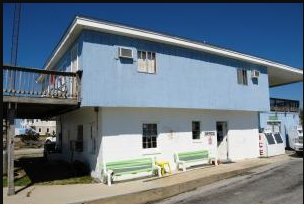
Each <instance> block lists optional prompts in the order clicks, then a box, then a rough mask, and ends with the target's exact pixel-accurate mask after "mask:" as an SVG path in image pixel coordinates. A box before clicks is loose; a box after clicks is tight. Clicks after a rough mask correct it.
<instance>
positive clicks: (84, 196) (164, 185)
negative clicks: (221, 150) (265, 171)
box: [3, 155, 290, 204]
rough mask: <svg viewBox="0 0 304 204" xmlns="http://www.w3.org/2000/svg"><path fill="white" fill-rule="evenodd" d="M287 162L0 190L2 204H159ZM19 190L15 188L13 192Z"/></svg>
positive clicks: (266, 160) (280, 159)
mask: <svg viewBox="0 0 304 204" xmlns="http://www.w3.org/2000/svg"><path fill="white" fill-rule="evenodd" d="M288 159H290V156H289V155H280V156H276V157H272V158H264V159H247V160H242V161H238V162H237V163H230V164H221V165H219V166H216V167H214V166H208V167H204V168H198V169H193V170H189V171H186V172H175V173H174V174H173V175H169V176H166V177H163V178H160V179H158V178H146V179H142V180H135V181H129V182H122V183H117V184H114V185H112V186H110V187H108V186H107V185H104V184H77V185H49V186H46V185H35V186H31V187H28V188H26V189H24V190H21V191H20V192H18V193H17V194H16V195H14V196H7V195H6V193H7V188H3V203H5V204H19V203H23V204H27V203H31V204H71V203H74V204H76V203H77V204H78V203H79V204H80V203H92V204H93V203H94V204H97V203H100V204H102V203H107V204H114V203H115V204H119V203H123V204H137V203H138V204H141V203H146V202H149V201H156V200H161V199H164V198H167V197H170V196H173V195H177V194H180V193H183V192H186V191H190V190H194V189H195V188H197V187H199V186H203V185H207V184H210V183H213V182H216V181H219V180H222V179H226V178H230V177H233V176H236V175H241V174H244V173H246V172H248V171H250V170H252V169H254V168H257V167H260V166H263V165H267V164H271V163H278V164H279V163H280V162H283V161H286V160H288ZM18 189H20V187H19V188H16V190H18Z"/></svg>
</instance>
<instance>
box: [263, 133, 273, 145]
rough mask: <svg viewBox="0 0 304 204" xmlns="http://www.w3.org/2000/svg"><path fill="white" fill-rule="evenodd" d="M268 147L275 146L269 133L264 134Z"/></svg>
mask: <svg viewBox="0 0 304 204" xmlns="http://www.w3.org/2000/svg"><path fill="white" fill-rule="evenodd" d="M265 136H266V139H267V142H268V144H269V145H272V144H275V141H274V138H273V136H272V134H271V133H265Z"/></svg>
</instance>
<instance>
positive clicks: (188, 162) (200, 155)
mask: <svg viewBox="0 0 304 204" xmlns="http://www.w3.org/2000/svg"><path fill="white" fill-rule="evenodd" d="M175 161H176V164H177V168H178V169H183V171H186V167H190V166H194V165H197V164H199V163H202V162H206V161H207V162H208V163H210V164H211V163H212V161H214V164H215V165H216V164H217V161H216V159H215V158H213V157H210V155H209V151H207V150H201V151H193V152H179V153H175Z"/></svg>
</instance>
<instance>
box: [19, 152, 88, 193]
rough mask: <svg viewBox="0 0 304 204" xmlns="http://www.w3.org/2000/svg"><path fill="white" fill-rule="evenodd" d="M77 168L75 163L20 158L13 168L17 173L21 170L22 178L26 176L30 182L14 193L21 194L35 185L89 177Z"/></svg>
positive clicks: (41, 158) (38, 158)
mask: <svg viewBox="0 0 304 204" xmlns="http://www.w3.org/2000/svg"><path fill="white" fill-rule="evenodd" d="M77 165H78V166H77ZM79 166H80V165H79V164H76V165H75V163H72V164H71V163H68V162H66V161H62V160H47V159H45V158H44V157H31V158H20V159H18V160H16V161H15V167H16V168H17V169H19V171H20V170H23V171H24V173H25V175H24V176H28V177H29V179H30V181H31V182H30V184H28V185H26V186H24V187H22V188H21V189H18V190H17V191H16V193H18V192H21V191H23V190H25V189H27V188H28V187H30V186H32V185H34V184H36V183H43V182H50V181H55V180H57V181H58V180H64V179H69V178H76V177H80V176H86V175H89V174H88V171H87V170H86V169H85V168H82V169H81V168H78V167H79ZM79 169H81V170H79ZM17 171H18V170H17ZM18 179H21V178H16V179H15V182H16V181H17V180H18Z"/></svg>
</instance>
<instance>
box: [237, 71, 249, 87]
mask: <svg viewBox="0 0 304 204" xmlns="http://www.w3.org/2000/svg"><path fill="white" fill-rule="evenodd" d="M237 80H238V84H242V85H248V80H247V70H246V69H238V70H237Z"/></svg>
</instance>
